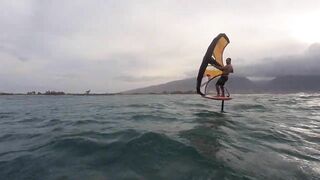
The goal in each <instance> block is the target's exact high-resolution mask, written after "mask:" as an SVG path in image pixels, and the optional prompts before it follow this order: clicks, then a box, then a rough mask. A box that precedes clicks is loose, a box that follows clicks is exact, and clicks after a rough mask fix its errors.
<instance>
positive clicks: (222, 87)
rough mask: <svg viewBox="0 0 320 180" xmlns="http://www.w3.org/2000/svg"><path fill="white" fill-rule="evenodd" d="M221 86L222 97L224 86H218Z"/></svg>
mask: <svg viewBox="0 0 320 180" xmlns="http://www.w3.org/2000/svg"><path fill="white" fill-rule="evenodd" d="M220 87H221V92H222V93H221V96H222V97H224V86H220Z"/></svg>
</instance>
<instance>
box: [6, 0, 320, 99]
mask: <svg viewBox="0 0 320 180" xmlns="http://www.w3.org/2000/svg"><path fill="white" fill-rule="evenodd" d="M319 17H320V1H319V0H280V1H279V0H268V1H256V0H239V1H232V0H225V1H220V0H219V1H218V0H197V1H193V0H192V1H191V0H161V1H160V0H130V1H129V0H121V1H119V0H77V1H74V0H0V92H22V93H25V92H28V91H40V92H44V91H46V90H55V91H64V92H72V93H83V92H85V91H86V90H89V89H90V90H91V92H93V93H108V92H109V93H112V92H120V91H125V90H129V89H134V88H139V87H144V86H148V85H155V84H159V83H165V82H169V81H172V80H179V79H184V78H190V77H196V75H197V71H198V68H199V66H200V64H201V61H202V58H203V56H204V53H205V51H206V49H207V47H208V45H209V44H210V42H211V41H212V39H213V38H214V37H215V36H216V35H218V34H219V33H226V34H227V36H228V37H229V39H230V44H229V45H228V46H227V48H226V49H225V53H224V57H231V58H232V64H233V66H234V69H235V75H239V76H248V77H257V78H259V77H272V76H278V75H290V74H317V75H319V74H320V63H317V62H319V61H318V60H319V59H320V53H319V52H320V33H319V32H320V24H319V23H317V22H318V19H319Z"/></svg>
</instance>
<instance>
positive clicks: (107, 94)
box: [0, 91, 320, 96]
mask: <svg viewBox="0 0 320 180" xmlns="http://www.w3.org/2000/svg"><path fill="white" fill-rule="evenodd" d="M297 93H320V91H290V92H240V93H239V92H237V93H232V94H297ZM190 94H195V95H197V93H195V92H194V93H190V92H186V93H184V92H179V93H176V92H172V93H170V92H169V93H101V94H99V93H95V94H78V93H66V94H26V93H0V96H118V95H190Z"/></svg>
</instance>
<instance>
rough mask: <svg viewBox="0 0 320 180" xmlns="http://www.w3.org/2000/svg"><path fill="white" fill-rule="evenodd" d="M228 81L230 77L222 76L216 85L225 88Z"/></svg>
mask: <svg viewBox="0 0 320 180" xmlns="http://www.w3.org/2000/svg"><path fill="white" fill-rule="evenodd" d="M227 81H228V76H221V77H220V78H219V79H218V81H217V83H216V85H218V86H224V84H225V83H226V82H227Z"/></svg>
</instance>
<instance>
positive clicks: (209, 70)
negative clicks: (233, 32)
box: [197, 33, 230, 96]
mask: <svg viewBox="0 0 320 180" xmlns="http://www.w3.org/2000/svg"><path fill="white" fill-rule="evenodd" d="M229 43H230V41H229V38H228V37H227V35H226V34H224V33H221V34H219V35H218V36H217V37H215V38H214V39H213V41H212V42H211V44H210V45H209V47H208V50H207V52H206V54H205V56H204V57H203V60H202V63H201V66H200V68H199V72H198V77H197V93H198V94H200V95H202V96H204V95H206V94H207V92H206V91H207V86H208V83H209V82H210V81H211V80H213V79H214V78H216V77H218V76H220V75H221V74H222V71H220V70H218V69H217V68H215V67H214V66H215V65H220V66H223V51H224V49H225V47H226V46H227V45H228V44H229Z"/></svg>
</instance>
